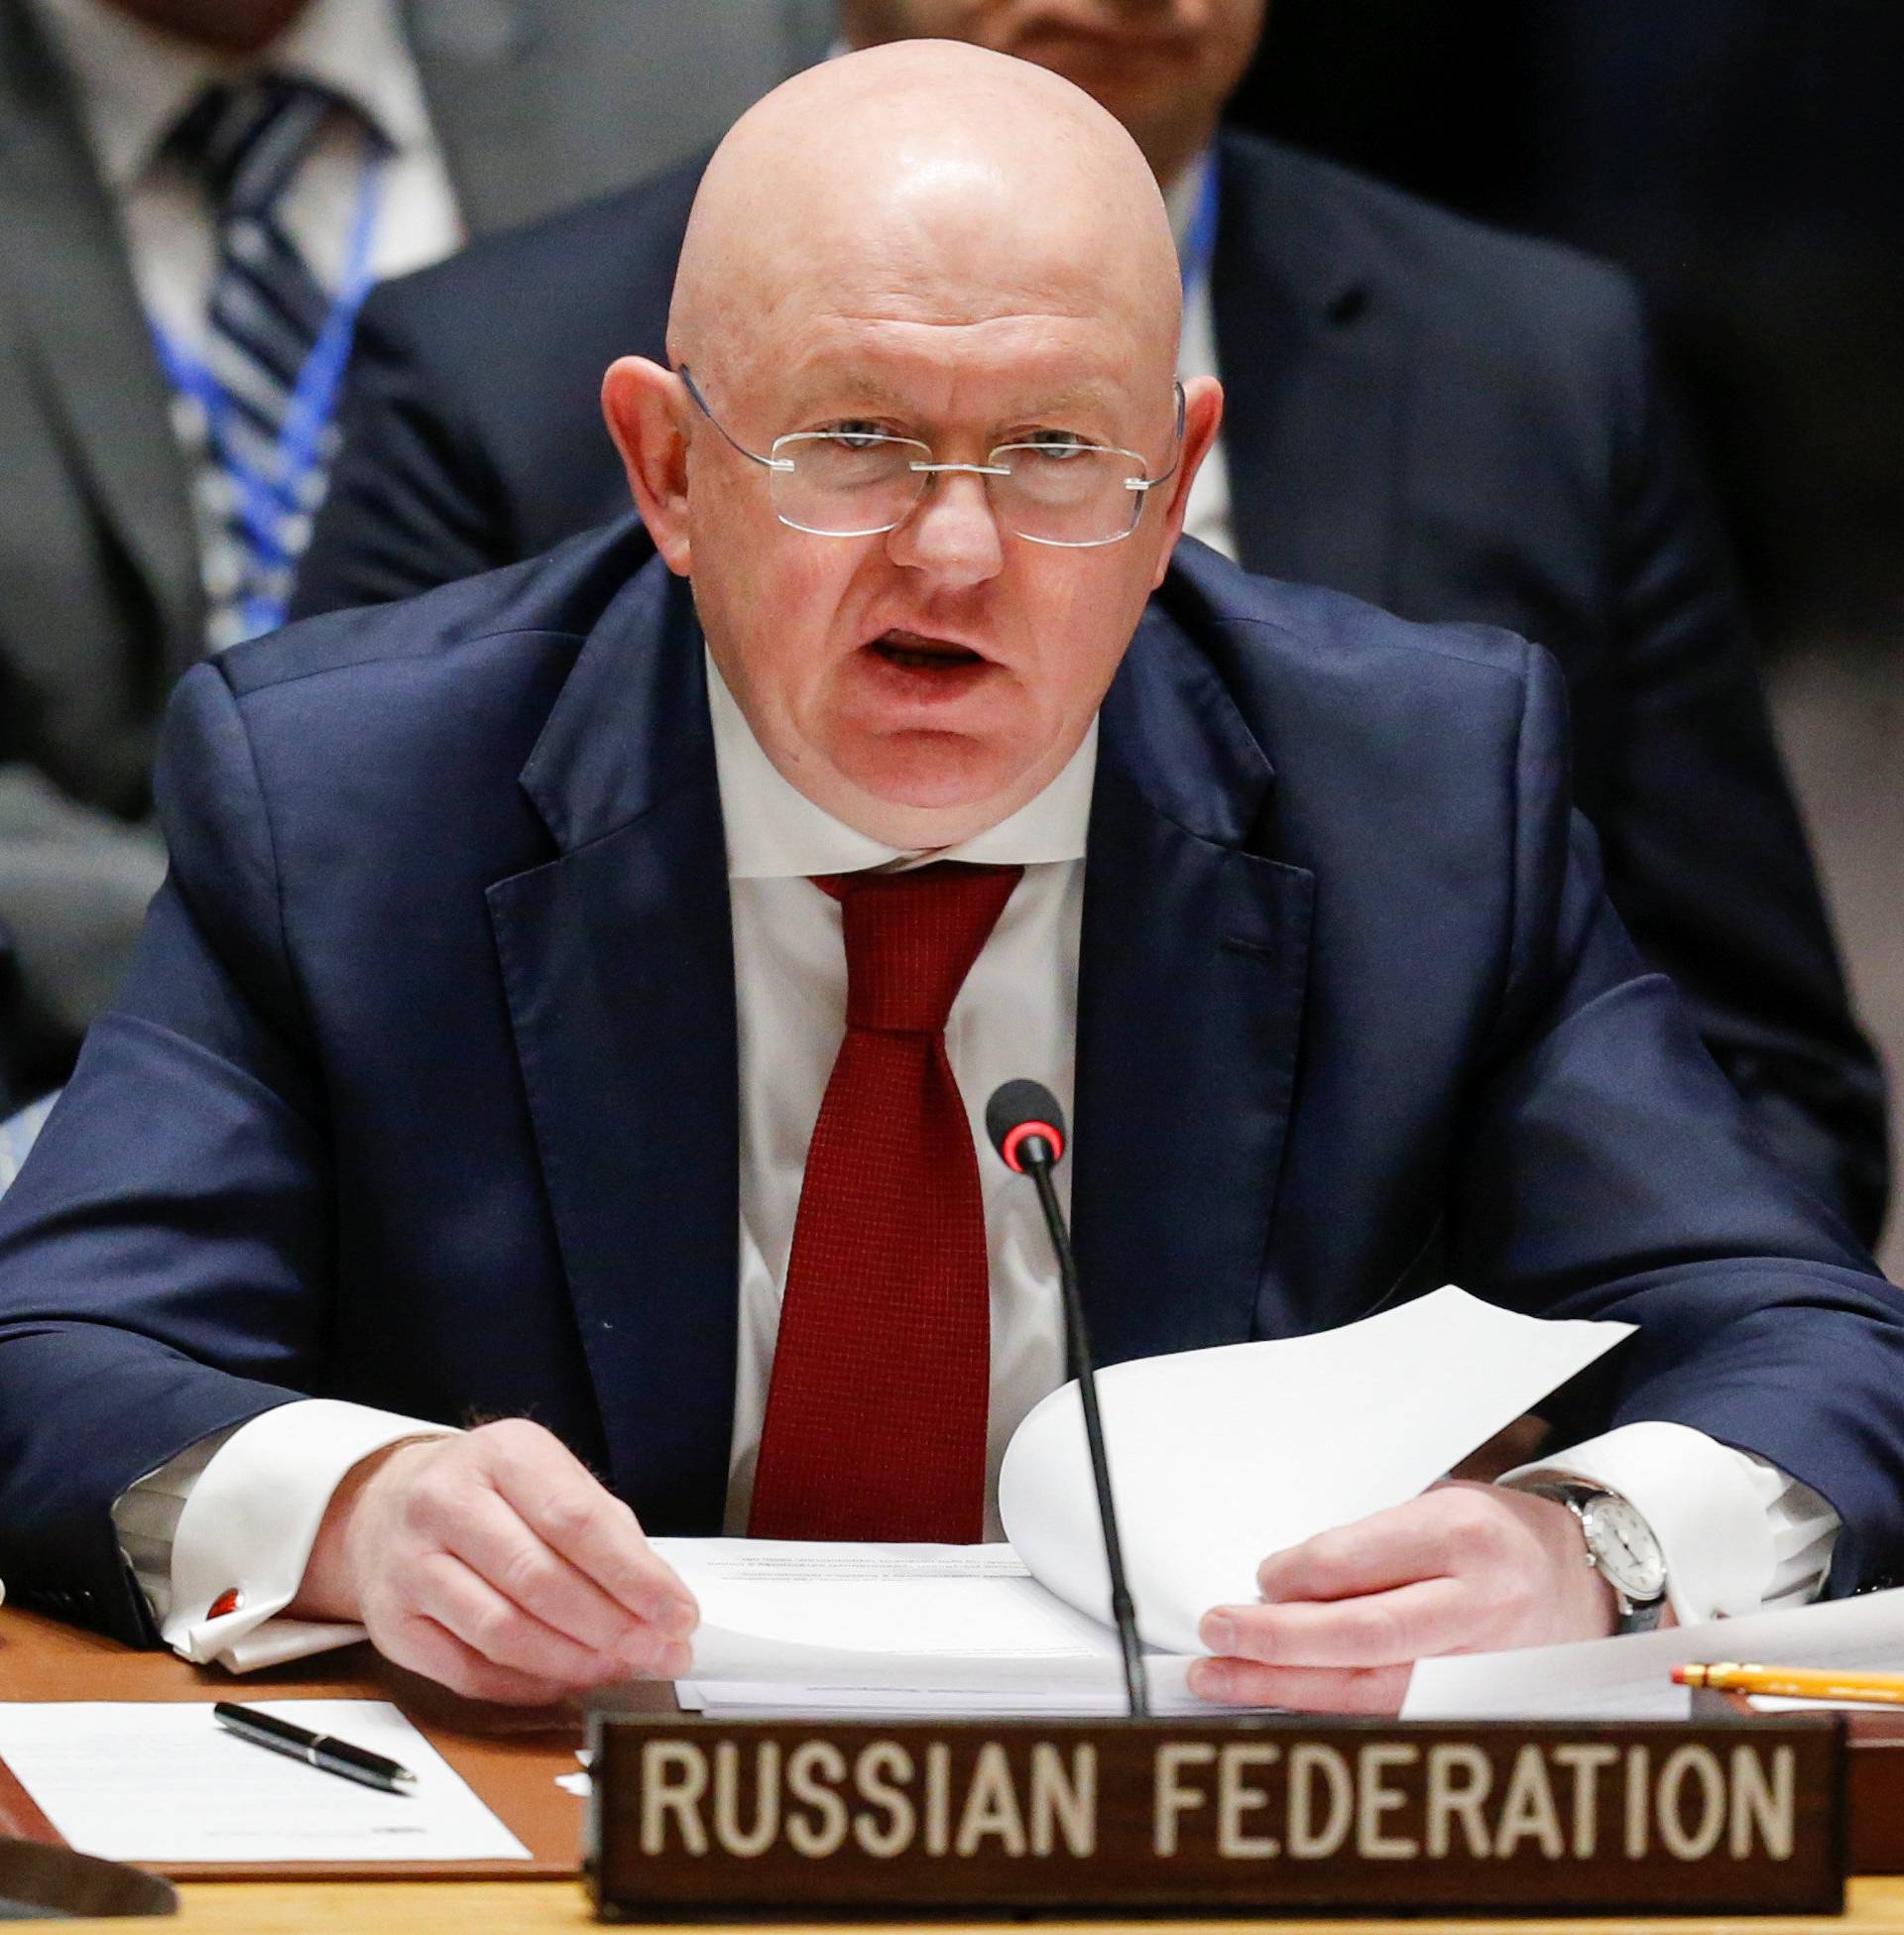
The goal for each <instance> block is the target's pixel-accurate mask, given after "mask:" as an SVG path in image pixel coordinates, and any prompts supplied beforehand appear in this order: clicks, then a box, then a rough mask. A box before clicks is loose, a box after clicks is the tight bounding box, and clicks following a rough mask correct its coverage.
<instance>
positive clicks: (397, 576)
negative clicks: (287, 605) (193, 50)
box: [296, 135, 1886, 1242]
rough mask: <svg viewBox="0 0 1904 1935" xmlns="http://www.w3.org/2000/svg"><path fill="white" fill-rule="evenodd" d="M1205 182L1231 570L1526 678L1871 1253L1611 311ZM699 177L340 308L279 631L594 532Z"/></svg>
mask: <svg viewBox="0 0 1904 1935" xmlns="http://www.w3.org/2000/svg"><path fill="white" fill-rule="evenodd" d="M1221 170H1222V209H1221V218H1220V229H1219V237H1218V245H1217V250H1216V257H1215V265H1214V271H1213V276H1214V283H1213V299H1214V305H1215V312H1216V325H1217V340H1218V360H1219V364H1220V368H1221V373H1222V376H1223V380H1224V385H1225V389H1226V392H1227V394H1228V398H1229V404H1228V414H1227V417H1226V422H1225V430H1224V434H1225V440H1226V448H1227V452H1228V461H1229V470H1230V477H1231V493H1232V501H1233V508H1234V515H1235V528H1236V534H1237V540H1238V544H1239V549H1240V552H1241V556H1242V561H1243V563H1244V564H1245V565H1246V566H1247V567H1249V569H1251V570H1255V571H1260V572H1265V573H1269V574H1272V575H1276V576H1281V577H1287V578H1293V579H1301V580H1307V581H1312V582H1316V583H1321V584H1327V585H1331V586H1335V587H1338V588H1340V589H1344V590H1348V591H1352V592H1355V593H1357V594H1359V595H1361V596H1364V597H1367V598H1369V599H1371V600H1374V601H1377V602H1379V603H1382V604H1385V605H1387V606H1389V607H1390V608H1392V609H1394V610H1397V611H1399V612H1401V613H1403V614H1404V615H1406V616H1409V617H1413V618H1421V619H1451V618H1462V619H1474V620H1481V621H1485V622H1488V623H1493V624H1499V625H1504V626H1507V627H1509V628H1511V629H1513V630H1515V631H1518V632H1521V633H1522V634H1524V635H1526V636H1528V637H1530V638H1533V639H1535V640H1537V641H1538V642H1540V643H1541V644H1543V645H1545V646H1546V647H1548V648H1549V650H1551V651H1552V652H1553V653H1554V654H1555V655H1556V656H1557V657H1558V658H1559V660H1560V661H1561V664H1562V666H1563V668H1564V670H1565V671H1566V674H1567V679H1568V684H1569V688H1570V696H1571V701H1572V707H1573V716H1574V747H1575V759H1576V785H1577V790H1578V795H1579V798H1580V801H1581V804H1582V805H1583V807H1584V808H1585V809H1586V810H1587V811H1588V812H1589V814H1590V815H1592V817H1593V818H1594V819H1595V821H1596V822H1597V824H1598V825H1599V828H1600V831H1601V836H1602V840H1603V843H1604V846H1605V850H1606V875H1607V884H1608V890H1609V893H1610V895H1611V897H1612V900H1613V902H1614V905H1615V906H1616V907H1618V909H1619V910H1620V912H1621V914H1622V915H1623V916H1624V918H1625V919H1626V921H1627V923H1628V925H1629V926H1630V927H1631V929H1632V931H1633V933H1634V935H1635V936H1636V938H1637V939H1638V940H1639V942H1640V944H1641V946H1642V948H1643V950H1644V951H1645V952H1646V953H1647V954H1648V955H1649V956H1650V957H1651V958H1652V959H1653V960H1654V961H1655V962H1656V963H1658V964H1659V965H1660V966H1662V967H1664V968H1666V969H1667V970H1668V971H1669V972H1670V973H1671V974H1672V975H1673V976H1674V978H1675V979H1676V980H1677V981H1678V982H1679V984H1680V987H1681V989H1682V992H1683V993H1684V994H1685V996H1686V997H1687V999H1688V1001H1689V1003H1690V1004H1691V1006H1692V1008H1693V1011H1694V1014H1695V1017H1696V1019H1697V1022H1698V1024H1699V1027H1700V1030H1701V1032H1702V1034H1703V1035H1704V1036H1705V1039H1706V1042H1707V1044H1708V1046H1709V1047H1710V1048H1711V1049H1712V1050H1713V1052H1714V1054H1715V1055H1716V1056H1717V1058H1718V1059H1719V1061H1720V1063H1721V1065H1722V1067H1723V1068H1724V1069H1725V1072H1726V1074H1727V1075H1728V1076H1729V1077H1730V1078H1731V1080H1732V1082H1733V1083H1734V1085H1735V1086H1736V1087H1737V1088H1738V1089H1739V1091H1740V1092H1741V1093H1742V1094H1743V1095H1744V1096H1745V1097H1746V1098H1747V1100H1748V1101H1749V1102H1750V1103H1751V1105H1752V1107H1753V1110H1754V1112H1755V1113H1756V1115H1757V1117H1758V1120H1759V1123H1760V1125H1761V1127H1762V1128H1763V1129H1764V1130H1765V1131H1766V1133H1767V1134H1768V1135H1769V1136H1770V1138H1771V1140H1772V1142H1773V1144H1774V1146H1775V1147H1776V1149H1777V1150H1778V1152H1779V1154H1780V1155H1781V1157H1782V1158H1783V1160H1784V1161H1785V1162H1786V1164H1787V1166H1788V1167H1789V1168H1790V1169H1791V1171H1792V1172H1793V1173H1794V1174H1796V1175H1798V1176H1799V1177H1800V1178H1801V1179H1803V1180H1805V1181H1807V1182H1808V1183H1809V1184H1810V1185H1811V1186H1812V1187H1813V1188H1814V1189H1816V1190H1817V1191H1818V1192H1819V1193H1820V1194H1821V1195H1822V1196H1823V1197H1824V1198H1825V1199H1826V1200H1827V1201H1828V1202H1830V1203H1831V1204H1832V1205H1833V1206H1834V1207H1835V1208H1837V1209H1838V1210H1839V1211H1840V1212H1841V1213H1842V1214H1843V1215H1844V1217H1845V1218H1846V1220H1847V1221H1848V1222H1849V1223H1850V1225H1851V1227H1852V1228H1853V1229H1854V1230H1855V1231H1856V1232H1857V1233H1858V1234H1859V1236H1860V1237H1861V1238H1862V1239H1864V1240H1865V1241H1867V1242H1868V1241H1870V1240H1873V1239H1874V1238H1875V1235H1876V1232H1877V1230H1878V1227H1879V1224H1880V1222H1881V1220H1882V1215H1883V1205H1884V1193H1885V1173H1886V1171H1885V1128H1884V1092H1883V1082H1882V1077H1881V1075H1880V1074H1879V1071H1878V1068H1877V1064H1876V1061H1875V1059H1874V1057H1873V1056H1872V1054H1871V1051H1870V1049H1869V1047H1868V1045H1867V1044H1866V1043H1865V1041H1864V1039H1863V1037H1862V1036H1861V1034H1860V1033H1859V1031H1858V1029H1857V1027H1856V1025H1855V1023H1854V1022H1853V1021H1852V1019H1851V1016H1850V1013H1849V1009H1848V1005H1847V1001H1846V997H1845V992H1844V982H1843V979H1842V976H1841V974H1840V972H1839V967H1838V961H1837V957H1836V953H1835V949H1834V946H1833V942H1832V937H1831V933H1830V929H1829V926H1828V924H1827V921H1826V917H1825V913H1824V909H1823V907H1822V905H1821V903H1820V899H1819V894H1818V888H1817V884H1816V881H1815V878H1814V875H1813V871H1812V865H1811V860H1810V856H1809V854H1808V853H1807V850H1806V845H1805V839H1804V835H1803V832H1802V829H1801V827H1800V825H1799V822H1798V819H1797V815H1796V812H1795V810H1794V808H1793V805H1792V800H1791V796H1790V793H1789V790H1788V788H1787V786H1786V783H1785V779H1784V776H1783V773H1782V770H1781V768H1780V765H1779V761H1778V756H1777V752H1776V750H1775V748H1774V746H1773V743H1772V739H1771V734H1770V729H1769V726H1768V723H1767V720H1766V716H1765V709H1764V704H1763V700H1762V697H1761V695H1760V692H1759V688H1758V683H1757V679H1756V676H1755V674H1754V671H1753V667H1752V665H1751V663H1750V660H1749V657H1748V654H1747V651H1746V647H1745V641H1744V628H1743V623H1742V619H1741V614H1740V611H1739V607H1738V603H1737V599H1736V595H1735V592H1734V589H1733V585H1732V581H1731V577H1730V573H1729V569H1728V566H1727V562H1726V560H1725V555H1724V550H1723V546H1722V544H1721V543H1720V541H1719V538H1718V535H1717V533H1716V531H1715V530H1714V528H1713V525H1712V522H1711V519H1710V516H1709V513H1708V510H1707V507H1706V504H1705V502H1704V500H1703V497H1702V496H1701V494H1700V492H1699V490H1698V488H1697V487H1696V484H1695V481H1694V479H1693V478H1692V476H1691V475H1690V474H1689V470H1688V466H1687V463H1686V459H1685V455H1684V452H1683V449H1682V447H1681V444H1680V441H1679V439H1678V437H1677V435H1676V432H1675V430H1674V427H1673V425H1672V423H1671V422H1670V421H1669V419H1668V415H1667V411H1666V408H1665V405H1664V403H1663V401H1662V399H1661V396H1660V393H1659V389H1658V385H1657V382H1656V380H1655V375H1654V371H1653V368H1652V364H1651V360H1650V356H1649V353H1648V349H1647V344H1646V339H1645V332H1644V329H1643V326H1642V323H1641V319H1640V317H1639V314H1638V312H1637V308H1636V305H1635V302H1634V299H1633V297H1632V294H1631V291H1630V289H1629V287H1628V285H1627V284H1626V283H1625V281H1624V280H1623V279H1622V278H1620V277H1619V276H1617V275H1616V274H1614V273H1612V272H1611V271H1609V270H1606V269H1604V268H1602V267H1599V266H1597V265H1595V264H1593V263H1590V262H1588V261H1586V260H1584V259H1582V258H1580V257H1577V256H1574V255H1571V254H1567V253H1565V252H1562V251H1559V250H1556V249H1553V248H1550V247H1546V246H1543V245H1540V244H1537V243H1533V242H1528V241H1524V240H1521V239H1518V238H1514V237H1509V236H1504V235H1500V234H1496V233H1493V232H1490V231H1487V230H1485V229H1481V228H1478V227H1476V226H1474V225H1473V224H1470V223H1466V222H1462V221H1459V220H1457V219H1455V218H1453V217H1451V216H1448V215H1446V214H1443V213H1441V212H1439V211H1437V210H1435V209H1432V208H1429V207H1427V206H1426V205H1424V204H1423V203H1421V202H1418V201H1414V200H1411V199H1409V198H1408V197H1405V196H1402V195H1398V194H1395V193H1392V192H1390V191H1388V190H1385V189H1382V188H1379V187H1377V186H1375V185H1374V184H1373V183H1370V182H1368V181H1364V180H1362V179H1360V178H1359V177H1356V176H1353V175H1350V174H1347V173H1345V172H1343V171H1341V170H1339V169H1335V168H1332V167H1330V166H1328V165H1326V164H1323V163H1319V162H1316V161H1314V160H1312V159H1309V158H1307V157H1304V156H1302V155H1299V154H1297V153H1295V152H1293V151H1290V150H1287V149H1283V148H1279V147H1276V146H1273V145H1271V144H1268V143H1264V142H1261V141H1257V140H1254V139H1252V138H1249V137H1245V136H1237V135H1230V136H1226V137H1225V138H1224V139H1223V142H1222V144H1221ZM698 174H699V164H698V163H697V164H693V165H690V166H688V167H685V168H683V169H680V170H677V171H675V172H673V173H671V174H669V175H666V176H664V177H661V178H660V179H658V180H656V181H653V182H651V183H649V184H647V185H645V186H643V187H640V188H638V189H635V190H632V191H629V192H626V193H623V194H620V195H617V196H615V197H613V198H611V199H607V200H604V201H602V202H600V203H598V204H597V205H595V206H593V207H589V208H585V209H580V210H576V211H574V212H572V213H570V214H568V215H565V216H562V217H559V218H557V219H555V220H554V221H551V222H547V223H543V224H538V225H537V226H535V228H532V229H529V230H526V231H524V232H523V233H521V234H518V235H513V236H508V237H504V238H500V239H499V240H497V241H495V242H492V243H488V244H485V245H483V246H481V247H479V248H477V249H474V250H471V251H469V252H467V253H466V254H465V255H464V256H462V257H461V258H459V259H457V260H456V261H453V262H450V263H447V264H444V265H442V266H440V267H438V268H436V269H432V270H428V271H425V272H423V273H422V274H420V275H417V276H414V277H407V278H404V279H403V280H402V281H400V282H397V283H394V284H392V285H391V286H389V287H388V288H386V289H384V290H381V291H379V292H378V293H377V295H376V296H374V297H373V298H372V300H371V302H370V303H369V305H368V306H367V307H366V309H365V311H364V315H363V318H362V322H361V325H360V330H359V338H358V340H359V349H358V357H357V363H356V367H355V371H354V374H353V380H352V381H353V387H352V390H351V393H350V395H349V396H348V398H347V400H346V404H345V417H344V422H345V426H346V436H347V442H346V447H345V452H344V455H343V458H342V459H341V461H340V463H339V466H338V469H337V472H336V474H335V476H334V478H333V482H332V488H331V495H330V499H329V502H328V504H327V505H326V507H325V510H324V512H323V514H322V516H321V517H320V519H319V521H318V529H317V533H316V536H315V539H314V540H313V543H312V545H311V549H310V551H309V553H308V554H307V556H306V559H305V564H304V569H303V572H302V574H301V577H300V581H299V587H298V593H297V601H296V608H297V610H299V611H303V612H316V611H322V610H327V609H332V608H336V607H339V606H343V605H349V604H356V603H364V602H372V601H376V600H381V599H389V598H395V597H399V596H402V595H404V594H406V593H409V592H412V591H416V590H418V589H421V588H423V587H425V586H428V585H432V584H436V583H440V582H442V581H444V580H447V579H450V578H454V577H459V576H462V575H464V574H466V573H469V572H472V571H478V570H482V569H485V568H487V567H489V566H492V565H495V564H499V563H504V562H508V561H510V560H513V559H516V558H520V557H524V556H528V555H530V554H532V553H534V552H536V551H538V550H540V549H542V548H543V547H544V546H546V545H548V544H553V543H555V542H556V541H557V540H559V539H561V538H564V537H566V536H568V535H570V534H572V533H574V532H577V531H579V530H582V529H584V528H585V527H587V526H589V525H591V524H594V523H597V522H600V521H602V520H605V519H607V518H609V517H612V516H614V515H616V514H617V513H619V512H620V511H621V510H622V509H623V508H624V507H625V506H626V503H627V492H626V487H625V485H624V483H623V480H622V474H621V470H620V466H619V464H618V462H617V460H616V457H615V453H614V451H613V449H612V447H611V446H610V443H609V440H608V437H607V433H606V431H605V430H604V429H603V428H602V425H601V423H600V419H599V413H598V410H597V405H596V395H597V391H598V388H599V385H600V380H601V374H602V371H603V370H604V369H605V368H606V367H607V365H608V363H609V362H610V361H612V360H613V358H615V357H616V356H618V355H622V354H625V353H628V352H636V353H639V354H644V355H649V356H654V357H656V358H659V357H660V356H662V354H663V334H664V327H665V321H666V313H667V302H668V297H669V291H670V286H671V283H672V278H673V271H674V261H675V257H676V254H677V252H678V249H679V245H680V240H681V234H682V231H683V228H684V226H685V223H686V219H687V210H688V206H689V204H690V202H691V199H692V196H693V192H694V188H695V185H696V182H697V180H698ZM502 373H506V375H504V374H502Z"/></svg>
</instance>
